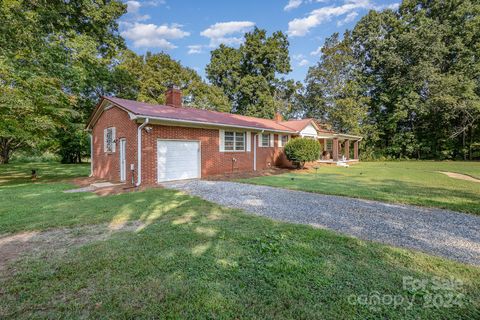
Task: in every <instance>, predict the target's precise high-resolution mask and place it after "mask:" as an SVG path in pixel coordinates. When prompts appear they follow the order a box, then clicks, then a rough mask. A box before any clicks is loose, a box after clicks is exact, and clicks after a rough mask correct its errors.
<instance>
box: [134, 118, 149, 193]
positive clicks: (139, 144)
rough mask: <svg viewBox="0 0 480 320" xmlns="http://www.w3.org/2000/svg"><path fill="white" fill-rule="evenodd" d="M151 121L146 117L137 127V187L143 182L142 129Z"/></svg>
mask: <svg viewBox="0 0 480 320" xmlns="http://www.w3.org/2000/svg"><path fill="white" fill-rule="evenodd" d="M149 122H150V119H149V118H145V121H144V122H143V123H142V124H141V125H139V126H138V129H137V183H136V184H135V186H136V187H138V186H140V185H141V184H142V130H143V128H144V127H145V126H146V125H147V124H148V123H149Z"/></svg>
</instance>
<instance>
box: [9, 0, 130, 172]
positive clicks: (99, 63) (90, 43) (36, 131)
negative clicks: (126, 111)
mask: <svg viewBox="0 0 480 320" xmlns="http://www.w3.org/2000/svg"><path fill="white" fill-rule="evenodd" d="M125 12H126V5H125V4H123V3H122V2H121V1H115V0H112V1H93V0H71V1H63V0H49V1H46V0H40V1H27V0H4V1H2V2H1V4H0V21H2V23H1V24H0V66H1V68H2V71H3V72H2V73H1V75H0V91H1V92H2V93H3V94H2V98H1V99H0V109H1V111H0V114H1V116H2V119H1V122H0V148H1V149H0V154H1V156H0V162H3V163H6V162H8V161H9V158H10V156H11V154H12V152H15V150H17V149H18V148H22V147H26V146H30V147H33V146H34V145H35V143H36V141H38V139H39V138H42V139H43V140H45V139H48V138H52V137H54V136H55V131H56V130H58V129H61V128H64V127H67V126H69V125H70V124H71V123H83V122H84V119H85V117H86V114H87V113H88V112H89V111H90V110H91V107H90V102H89V101H91V99H92V97H94V96H96V95H98V94H99V93H100V91H102V90H101V88H102V87H103V83H104V82H105V81H104V80H105V79H109V78H110V76H111V72H110V71H111V69H112V66H113V64H114V63H115V57H116V54H117V52H118V51H119V50H120V49H121V48H123V46H124V42H123V39H122V38H121V37H120V34H119V33H118V25H117V20H118V18H119V17H120V16H121V15H122V14H123V13H125ZM67 133H68V131H67ZM59 147H62V146H61V145H60V146H59Z"/></svg>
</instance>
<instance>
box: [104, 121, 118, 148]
mask: <svg viewBox="0 0 480 320" xmlns="http://www.w3.org/2000/svg"><path fill="white" fill-rule="evenodd" d="M103 151H104V152H106V153H111V152H115V128H114V127H110V128H106V129H105V130H103Z"/></svg>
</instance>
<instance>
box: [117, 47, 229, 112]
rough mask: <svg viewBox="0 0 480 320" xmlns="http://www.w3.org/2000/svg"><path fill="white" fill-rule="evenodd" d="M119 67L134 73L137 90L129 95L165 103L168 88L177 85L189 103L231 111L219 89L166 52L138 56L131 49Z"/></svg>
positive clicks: (194, 105)
mask: <svg viewBox="0 0 480 320" xmlns="http://www.w3.org/2000/svg"><path fill="white" fill-rule="evenodd" d="M117 69H118V70H124V71H125V72H126V73H130V74H131V75H132V76H133V79H134V80H133V85H132V87H133V88H134V89H133V90H132V92H131V96H130V97H129V98H133V99H137V100H139V101H144V102H150V103H160V104H162V103H165V91H166V90H167V88H168V87H169V86H170V85H176V86H178V87H179V88H180V89H181V90H182V93H183V95H184V100H185V101H184V102H185V103H186V104H187V105H188V106H191V107H194V108H199V109H207V110H217V111H230V103H229V101H228V98H227V97H226V96H225V95H224V93H223V92H222V90H221V89H220V88H218V87H216V86H214V85H210V84H207V83H205V81H203V80H202V78H201V77H200V76H199V75H198V73H197V72H196V71H195V70H193V69H190V68H187V67H184V66H182V65H181V64H180V62H178V61H176V60H174V59H172V58H171V57H170V56H169V55H168V54H166V53H157V54H152V53H147V54H146V55H145V56H138V55H136V54H135V53H133V52H131V51H128V52H125V55H124V56H123V57H122V60H121V62H120V64H119V66H118V68H117ZM119 96H121V93H120V94H119Z"/></svg>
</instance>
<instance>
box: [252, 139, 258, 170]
mask: <svg viewBox="0 0 480 320" xmlns="http://www.w3.org/2000/svg"><path fill="white" fill-rule="evenodd" d="M257 136H258V133H255V134H254V135H253V171H257Z"/></svg>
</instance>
